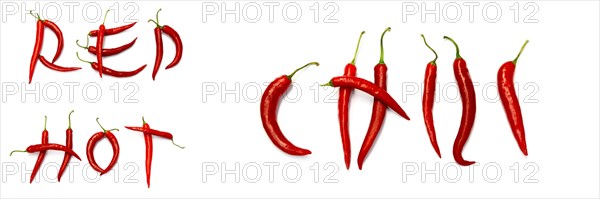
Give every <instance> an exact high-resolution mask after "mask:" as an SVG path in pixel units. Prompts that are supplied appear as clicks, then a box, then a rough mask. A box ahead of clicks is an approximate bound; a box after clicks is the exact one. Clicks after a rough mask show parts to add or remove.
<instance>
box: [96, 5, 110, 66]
mask: <svg viewBox="0 0 600 199" xmlns="http://www.w3.org/2000/svg"><path fill="white" fill-rule="evenodd" d="M109 11H110V9H109V10H106V13H105V14H104V21H102V24H100V27H98V35H97V38H96V48H97V49H100V50H96V60H97V62H98V68H99V69H98V70H97V71H98V72H99V73H100V78H102V72H104V70H102V69H103V68H104V65H103V64H102V49H104V48H103V45H104V34H105V33H106V27H104V22H106V16H108V12H109Z"/></svg>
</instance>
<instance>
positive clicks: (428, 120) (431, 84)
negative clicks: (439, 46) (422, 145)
mask: <svg viewBox="0 0 600 199" xmlns="http://www.w3.org/2000/svg"><path fill="white" fill-rule="evenodd" d="M421 37H422V38H423V43H425V46H427V48H429V50H431V52H433V54H434V55H435V58H434V59H433V60H432V61H430V62H429V63H427V67H426V68H425V78H424V80H423V84H424V85H423V89H424V92H423V121H425V128H426V129H427V135H429V141H430V142H431V146H433V149H434V150H435V153H437V155H438V157H440V158H442V155H441V153H440V147H439V146H438V143H437V138H436V133H435V125H434V122H433V105H434V104H435V86H436V82H435V81H436V78H437V64H436V61H437V59H438V54H437V52H435V50H433V48H432V47H431V46H429V44H428V43H427V40H426V39H425V36H424V35H423V34H421Z"/></svg>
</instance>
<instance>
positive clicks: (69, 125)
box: [67, 110, 75, 129]
mask: <svg viewBox="0 0 600 199" xmlns="http://www.w3.org/2000/svg"><path fill="white" fill-rule="evenodd" d="M73 112H75V110H71V112H69V127H68V128H67V129H71V114H73Z"/></svg>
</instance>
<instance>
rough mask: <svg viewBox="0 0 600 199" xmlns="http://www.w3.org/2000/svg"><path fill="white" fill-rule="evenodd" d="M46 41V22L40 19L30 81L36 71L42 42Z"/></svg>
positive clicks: (30, 67)
mask: <svg viewBox="0 0 600 199" xmlns="http://www.w3.org/2000/svg"><path fill="white" fill-rule="evenodd" d="M43 43H44V22H43V21H42V20H40V19H38V20H37V23H36V31H35V44H34V45H33V53H32V54H31V62H30V63H29V83H30V84H31V80H32V79H33V73H34V72H35V65H36V64H37V61H38V58H39V56H40V52H41V50H42V44H43Z"/></svg>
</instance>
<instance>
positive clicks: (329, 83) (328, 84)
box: [319, 81, 333, 86]
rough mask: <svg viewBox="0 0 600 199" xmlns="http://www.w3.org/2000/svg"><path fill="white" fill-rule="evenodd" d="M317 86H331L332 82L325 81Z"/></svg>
mask: <svg viewBox="0 0 600 199" xmlns="http://www.w3.org/2000/svg"><path fill="white" fill-rule="evenodd" d="M319 86H333V82H331V81H329V82H327V83H325V84H321V85H319Z"/></svg>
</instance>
